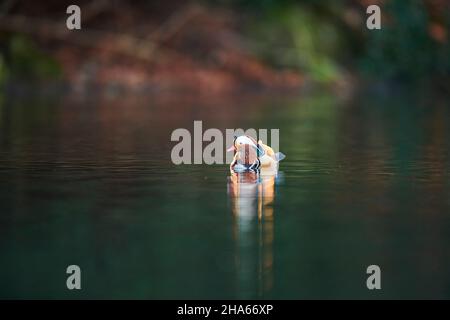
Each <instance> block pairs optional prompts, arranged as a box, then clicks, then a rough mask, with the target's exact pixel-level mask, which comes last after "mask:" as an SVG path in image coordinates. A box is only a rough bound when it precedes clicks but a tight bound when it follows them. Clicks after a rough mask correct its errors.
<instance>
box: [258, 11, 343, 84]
mask: <svg viewBox="0 0 450 320" xmlns="http://www.w3.org/2000/svg"><path fill="white" fill-rule="evenodd" d="M249 34H250V36H251V37H252V38H255V39H256V40H257V44H258V45H257V49H256V51H257V53H258V54H259V55H261V56H262V57H263V58H265V59H266V60H267V61H269V62H270V63H272V64H273V65H275V66H279V67H288V68H294V69H298V70H300V71H302V72H304V73H305V74H307V75H309V76H310V77H311V78H312V79H314V80H316V81H318V82H329V81H333V80H335V79H336V78H337V77H338V75H339V67H338V63H337V61H336V60H337V59H335V56H336V55H337V52H338V51H339V47H340V46H341V40H342V39H341V35H340V34H339V32H338V30H337V28H336V27H335V26H334V25H333V24H332V23H329V22H327V21H326V20H324V19H322V18H321V16H320V14H318V13H317V12H315V11H314V10H312V9H311V8H310V7H307V6H298V5H293V6H280V7H277V8H274V9H272V10H270V11H268V12H267V14H265V15H263V16H262V17H258V18H257V19H255V20H254V21H253V23H252V24H250V27H249Z"/></svg>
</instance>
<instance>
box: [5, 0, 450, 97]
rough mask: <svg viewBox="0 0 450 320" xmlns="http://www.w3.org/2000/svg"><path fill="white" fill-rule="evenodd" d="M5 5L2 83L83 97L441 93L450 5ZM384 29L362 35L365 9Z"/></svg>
mask: <svg viewBox="0 0 450 320" xmlns="http://www.w3.org/2000/svg"><path fill="white" fill-rule="evenodd" d="M70 4H71V2H70V1H43V2H40V3H36V2H33V1H20V0H15V1H14V0H6V1H2V4H1V8H0V10H1V11H0V12H1V13H0V14H1V20H0V31H1V34H0V37H1V47H0V80H1V82H2V83H3V84H4V83H7V84H10V85H12V86H14V85H17V84H18V83H21V82H26V83H29V82H38V83H40V84H42V83H44V84H50V83H52V84H55V83H58V84H61V83H64V84H65V85H67V86H69V87H70V88H72V89H73V88H76V89H80V90H90V89H92V88H94V87H95V88H96V87H98V86H101V88H102V90H112V91H114V90H120V89H123V90H133V91H145V92H148V90H150V91H152V92H161V91H163V92H167V91H170V92H171V94H172V93H173V92H174V90H175V91H177V92H178V91H184V92H186V91H190V92H193V91H196V92H197V93H198V92H200V93H201V92H205V91H207V92H209V93H212V92H214V93H230V92H236V91H242V90H261V89H276V90H290V91H292V90H293V91H298V90H299V89H301V88H302V87H304V86H306V85H307V84H310V83H319V84H325V85H330V86H338V87H339V86H341V87H342V88H340V89H342V90H349V87H353V86H354V85H356V83H360V81H361V79H363V80H364V81H366V80H368V79H370V80H384V81H394V82H395V83H396V82H404V81H407V82H420V83H421V84H424V83H427V84H428V83H430V82H431V83H432V85H433V86H436V87H447V84H448V76H449V68H450V62H449V59H450V58H449V57H450V52H449V39H448V37H449V35H448V24H449V6H448V2H447V1H445V0H414V1H411V2H409V3H408V4H404V3H403V2H402V1H396V0H393V1H380V0H374V1H366V0H353V1H328V0H325V1H308V0H305V1H293V0H278V1H275V0H262V1H252V0H230V1H221V0H213V1H177V0H173V1H165V2H164V3H161V2H157V1H135V2H133V4H130V3H128V2H127V1H120V0H109V1H108V0H100V1H78V5H79V6H80V8H81V11H82V30H81V31H76V30H75V31H70V30H67V28H66V27H65V21H66V19H67V17H68V16H69V15H68V14H66V8H67V7H68V6H69V5H70ZM370 4H377V5H379V6H380V8H381V10H382V30H368V29H367V28H366V19H367V17H368V14H366V8H367V7H368V6H369V5H370Z"/></svg>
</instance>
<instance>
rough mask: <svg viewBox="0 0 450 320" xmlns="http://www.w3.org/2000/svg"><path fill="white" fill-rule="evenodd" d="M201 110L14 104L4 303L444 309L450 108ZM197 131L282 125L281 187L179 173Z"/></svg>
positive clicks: (135, 102) (251, 104)
mask: <svg viewBox="0 0 450 320" xmlns="http://www.w3.org/2000/svg"><path fill="white" fill-rule="evenodd" d="M198 100H200V99H176V98H164V99H154V98H151V97H124V98H89V99H87V98H81V97H76V96H69V97H54V98H51V97H34V96H32V97H26V98H23V97H22V98H19V97H3V99H2V100H1V101H0V297H1V298H160V299H163V298H181V299H186V298H287V299H299V298H300V299H303V298H431V297H434V298H450V272H449V270H450V250H449V249H448V247H449V244H450V210H449V209H450V183H449V165H450V156H449V150H450V109H449V108H448V105H447V104H446V101H445V99H443V98H442V97H438V96H434V95H429V94H424V93H411V92H408V93H405V94H395V95H386V96H383V95H374V96H370V97H367V96H364V95H360V96H358V97H354V98H351V99H342V98H339V97H337V96H335V95H334V94H331V93H330V94H326V93H323V92H320V93H316V94H309V95H306V96H304V97H298V98H281V97H272V98H270V99H269V98H261V97H252V98H240V99H234V98H233V99H232V98H230V99H203V100H201V101H198ZM194 120H202V121H203V126H204V129H206V128H219V129H221V130H225V129H226V128H267V129H270V128H279V129H280V149H281V151H282V152H283V153H285V154H286V156H287V158H286V159H285V160H284V161H283V162H282V163H281V166H280V170H281V174H280V175H279V176H278V177H277V179H276V180H266V181H263V183H260V184H259V185H256V184H255V185H254V186H252V181H251V179H250V180H246V181H245V183H246V185H244V189H245V191H244V192H242V191H241V192H240V193H239V194H238V195H237V194H236V193H233V190H236V188H237V189H239V188H240V187H242V186H243V185H239V186H237V185H234V186H233V182H232V181H231V180H230V174H229V170H228V166H227V165H226V164H223V165H210V166H208V165H180V166H175V165H174V164H172V162H171V161H170V151H171V148H172V147H173V146H174V143H173V142H171V141H170V134H171V132H172V131H173V130H174V129H176V128H187V129H188V130H190V131H192V130H193V121H194ZM224 147H225V146H224ZM264 183H265V184H264ZM233 187H234V188H235V189H233ZM70 264H77V265H79V266H80V267H81V269H82V290H81V291H69V290H67V289H66V277H67V275H66V273H65V271H66V267H67V266H68V265H70ZM371 264H376V265H379V266H380V267H381V270H382V290H381V291H369V290H367V288H366V278H367V275H366V268H367V266H369V265H371Z"/></svg>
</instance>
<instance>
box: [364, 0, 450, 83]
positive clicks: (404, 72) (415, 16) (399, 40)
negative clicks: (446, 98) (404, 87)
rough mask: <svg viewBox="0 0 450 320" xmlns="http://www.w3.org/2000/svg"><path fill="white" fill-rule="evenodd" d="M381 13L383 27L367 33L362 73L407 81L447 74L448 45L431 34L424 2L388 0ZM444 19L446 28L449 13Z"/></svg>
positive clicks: (448, 62) (449, 57)
mask: <svg viewBox="0 0 450 320" xmlns="http://www.w3.org/2000/svg"><path fill="white" fill-rule="evenodd" d="M444 14H445V13H444ZM383 15H384V17H385V20H384V21H383V18H382V21H383V24H382V30H379V31H371V32H368V34H367V35H368V38H367V42H366V52H365V54H364V55H363V56H362V57H361V60H360V61H361V64H360V66H361V69H362V70H363V72H364V73H365V74H368V75H375V76H377V77H381V78H401V79H410V80H414V79H420V78H424V77H430V76H435V75H447V76H448V75H449V72H450V68H449V67H450V60H449V59H450V51H449V45H448V43H447V44H442V43H439V42H438V41H436V40H435V39H433V38H432V37H431V36H430V32H429V26H430V24H431V21H430V16H429V14H428V12H427V8H426V7H425V5H424V3H423V1H418V0H415V1H410V2H408V5H405V3H404V1H398V0H397V1H395V0H394V1H389V2H387V3H386V6H385V7H383ZM387 18H389V21H387ZM445 18H446V23H447V26H446V27H447V30H448V18H449V17H448V13H447V16H446V17H445Z"/></svg>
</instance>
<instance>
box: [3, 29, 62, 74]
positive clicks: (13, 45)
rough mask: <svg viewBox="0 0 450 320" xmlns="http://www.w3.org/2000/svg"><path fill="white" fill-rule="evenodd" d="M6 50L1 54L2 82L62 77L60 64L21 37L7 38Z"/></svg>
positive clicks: (11, 36) (12, 36)
mask: <svg viewBox="0 0 450 320" xmlns="http://www.w3.org/2000/svg"><path fill="white" fill-rule="evenodd" d="M5 48H6V49H4V50H3V52H0V82H1V81H3V82H4V81H6V80H7V79H11V78H14V79H21V78H26V79H35V80H40V79H48V78H57V77H58V76H59V75H60V68H59V66H58V64H57V63H56V62H55V61H54V60H53V59H52V58H50V57H49V56H48V55H47V54H45V53H43V52H41V51H40V50H38V49H37V48H36V46H35V45H34V43H33V42H32V41H31V40H29V39H28V38H26V37H24V36H21V35H10V36H9V37H7V38H6V46H5Z"/></svg>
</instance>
